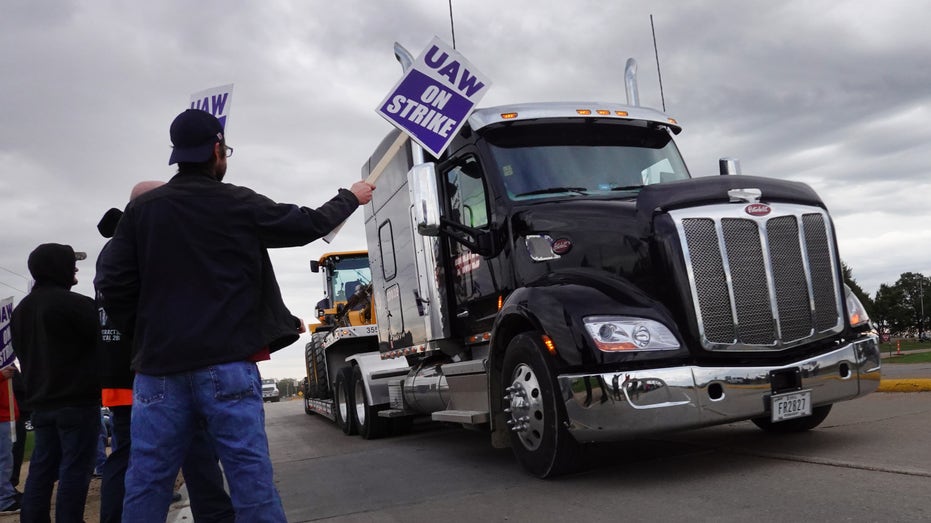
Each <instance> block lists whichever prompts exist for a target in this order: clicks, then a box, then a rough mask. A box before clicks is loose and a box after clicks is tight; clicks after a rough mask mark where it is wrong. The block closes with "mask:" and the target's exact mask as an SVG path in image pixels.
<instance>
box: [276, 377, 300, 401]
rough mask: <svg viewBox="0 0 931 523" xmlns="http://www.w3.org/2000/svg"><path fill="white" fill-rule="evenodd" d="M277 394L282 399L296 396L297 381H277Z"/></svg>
mask: <svg viewBox="0 0 931 523" xmlns="http://www.w3.org/2000/svg"><path fill="white" fill-rule="evenodd" d="M278 393H279V394H280V395H281V397H283V398H287V397H290V396H293V395H295V394H297V381H296V380H295V379H293V378H285V379H282V380H278Z"/></svg>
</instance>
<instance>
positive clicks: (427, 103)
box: [378, 37, 491, 157]
mask: <svg viewBox="0 0 931 523" xmlns="http://www.w3.org/2000/svg"><path fill="white" fill-rule="evenodd" d="M490 85H491V82H490V81H489V80H488V78H486V77H485V76H484V75H483V74H482V73H480V72H479V71H478V70H477V69H475V67H474V66H473V65H472V64H470V63H469V61H468V60H466V59H465V57H463V56H462V55H461V54H459V53H458V52H456V51H455V50H454V49H452V48H450V47H449V46H447V45H446V44H445V43H444V42H443V41H442V40H440V39H439V38H436V37H434V38H433V41H432V42H431V43H430V45H429V46H427V48H426V49H424V51H423V52H422V53H420V56H418V57H417V60H416V61H415V62H414V64H413V65H412V66H411V68H410V69H408V70H407V72H406V73H405V75H404V77H402V78H401V81H400V82H398V84H397V85H396V86H395V87H394V89H393V90H392V91H391V92H390V93H389V94H388V97H387V98H385V100H384V101H383V102H382V103H381V106H379V108H378V113H379V114H381V115H382V116H383V117H385V118H386V119H387V120H388V121H389V122H391V123H392V124H394V125H395V126H397V127H398V128H399V129H401V131H403V132H405V133H407V134H408V135H409V136H410V137H411V138H412V139H414V140H415V141H416V142H417V143H419V144H420V145H421V146H422V147H423V148H424V149H426V150H427V151H430V153H431V154H433V156H435V157H439V156H440V155H441V154H442V153H443V150H445V149H446V147H447V146H448V145H449V143H450V142H451V141H452V140H453V137H455V136H456V133H457V132H458V131H459V129H460V128H461V127H462V126H463V125H464V124H465V120H466V118H468V117H469V113H470V112H471V111H472V108H474V107H475V105H476V104H478V102H479V100H481V98H482V96H484V95H485V93H486V92H487V91H488V87H489V86H490Z"/></svg>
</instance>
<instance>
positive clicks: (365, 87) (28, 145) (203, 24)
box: [0, 0, 931, 377]
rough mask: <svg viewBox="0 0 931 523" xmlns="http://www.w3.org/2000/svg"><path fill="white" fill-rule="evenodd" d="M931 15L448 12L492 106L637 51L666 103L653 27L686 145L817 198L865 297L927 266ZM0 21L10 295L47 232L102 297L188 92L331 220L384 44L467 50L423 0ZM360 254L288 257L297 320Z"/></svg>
mask: <svg viewBox="0 0 931 523" xmlns="http://www.w3.org/2000/svg"><path fill="white" fill-rule="evenodd" d="M928 7H929V5H928V2H925V1H923V2H918V3H912V4H891V5H886V4H883V5H881V6H880V5H879V4H875V3H870V2H866V1H862V0H861V1H855V2H845V3H841V4H838V3H836V2H827V1H821V0H819V1H813V2H812V1H805V2H803V1H789V2H778V3H770V4H765V3H753V4H747V3H746V2H742V1H738V0H715V1H710V2H701V3H696V2H666V3H662V4H656V5H652V6H647V5H645V4H644V5H638V4H631V3H621V2H604V1H594V0H580V1H576V2H555V1H539V0H538V1H531V0H515V1H511V2H493V1H488V0H474V1H468V2H465V1H454V5H453V9H454V13H455V28H456V44H457V47H458V49H459V50H460V51H461V52H462V53H463V54H464V55H465V56H466V57H467V58H468V59H469V60H470V61H471V62H472V63H473V64H474V65H475V66H476V67H478V68H479V69H481V70H482V71H483V72H484V73H485V74H486V75H488V76H489V77H490V78H491V79H492V80H493V82H494V85H493V86H492V88H491V90H490V91H489V94H488V95H487V97H486V98H485V100H484V101H483V105H498V104H508V103H514V102H524V101H547V100H598V101H620V102H623V101H624V99H625V97H624V84H623V68H624V62H625V60H626V59H627V57H629V56H634V57H636V58H637V59H638V60H639V63H640V95H641V100H642V102H643V103H644V105H650V106H654V107H659V106H660V105H661V103H662V102H661V97H660V91H659V81H658V78H657V74H656V64H655V61H654V57H653V41H652V34H651V31H650V25H649V15H650V14H653V15H654V20H655V23H656V35H657V39H658V46H659V54H660V59H661V63H662V78H663V87H664V95H665V101H666V105H667V108H668V111H669V113H670V114H671V115H672V116H674V117H675V118H677V119H679V121H680V123H682V124H683V126H684V127H685V131H684V132H683V133H682V134H681V135H680V136H679V138H678V143H679V145H680V148H681V149H682V151H683V154H684V155H685V156H686V160H687V162H688V164H689V166H690V168H691V169H692V171H693V174H695V175H713V174H715V173H716V171H717V158H719V157H720V156H737V157H739V158H740V159H741V160H742V163H743V165H744V170H745V172H747V173H748V174H759V175H763V176H772V177H778V178H788V179H794V180H800V181H805V182H807V183H809V184H811V185H812V186H813V187H814V188H815V189H816V190H818V191H819V193H821V194H822V196H823V197H824V199H825V201H826V202H827V203H828V205H829V206H830V208H831V209H832V212H833V214H834V217H835V222H836V224H837V230H838V238H839V243H840V248H841V255H842V257H843V258H844V260H845V261H846V262H847V263H848V264H849V265H850V266H851V267H852V268H853V270H854V274H855V276H856V277H857V278H858V280H859V281H860V283H861V285H863V286H864V288H866V290H867V291H869V292H875V290H876V289H877V288H878V286H879V284H880V283H892V282H894V281H895V280H896V279H897V278H898V276H899V274H900V273H901V272H905V271H917V272H924V273H925V274H929V273H931V248H929V246H928V245H929V240H931V238H929V232H928V227H927V225H925V224H927V223H931V221H929V220H931V210H929V206H928V205H927V204H926V203H925V202H924V199H925V198H924V195H925V194H928V189H929V182H927V181H926V180H927V173H928V172H929V171H931V155H929V154H928V153H929V150H928V148H929V146H928V144H929V143H931V140H929V139H931V124H929V116H931V93H929V91H928V88H927V86H928V85H931V63H929V62H931V41H929V40H928V38H927V36H926V32H925V28H924V27H923V26H924V20H923V18H926V17H923V16H921V15H922V14H923V13H925V12H927V8H928ZM0 10H2V15H0V69H2V70H3V71H4V74H3V75H2V76H0V100H2V102H0V104H2V105H0V107H2V109H0V111H2V112H0V166H2V169H3V176H2V177H0V190H2V191H3V193H4V194H5V196H6V198H5V203H4V205H3V206H2V208H0V218H2V220H3V223H4V235H3V238H4V248H3V250H2V251H0V268H2V269H3V270H0V284H2V285H3V289H4V290H6V291H8V292H9V294H13V295H14V297H15V298H16V299H17V300H18V299H20V298H21V297H22V295H23V293H24V292H25V284H26V281H25V279H24V278H23V277H22V276H23V275H27V276H28V272H27V270H26V264H25V260H26V256H27V255H28V253H29V251H30V250H31V249H32V248H34V247H35V246H36V245H38V244H39V243H42V242H47V241H57V242H62V243H70V244H72V245H74V246H75V248H78V249H79V250H86V251H87V252H88V254H89V256H90V257H91V260H88V261H85V262H82V264H81V265H80V268H81V272H80V273H79V278H80V279H81V283H80V284H79V285H78V286H77V287H76V290H77V291H79V292H82V293H85V294H91V293H92V289H91V285H90V281H91V278H92V276H93V263H92V262H93V258H95V257H96V255H97V252H98V251H99V249H100V247H101V246H102V245H103V239H102V238H100V237H99V235H98V234H97V232H96V229H95V225H96V223H97V220H98V219H99V218H100V216H101V215H102V214H103V212H104V211H105V210H106V209H108V208H110V207H122V206H123V205H124V203H125V201H126V199H127V198H128V194H129V189H130V187H132V185H133V184H134V183H135V182H137V181H139V180H142V179H162V180H167V179H168V178H169V177H170V176H171V175H172V169H171V168H169V167H168V165H167V158H168V154H169V140H168V124H169V122H170V121H171V119H172V118H173V117H174V115H175V114H176V113H177V112H179V111H180V110H181V109H183V108H184V107H185V106H186V104H187V100H188V97H189V96H190V93H192V92H194V91H198V90H201V89H205V88H210V87H213V86H218V85H224V84H227V83H234V84H235V88H234V93H233V102H232V103H233V106H232V112H231V117H230V127H229V129H228V131H229V132H228V137H229V141H230V144H231V145H233V146H234V147H236V153H235V156H234V157H233V159H232V160H231V162H230V171H229V174H228V181H230V182H231V183H236V184H241V185H247V186H250V187H252V188H254V189H256V190H257V191H259V192H261V193H263V194H266V195H268V196H269V197H271V198H273V199H276V200H279V201H292V202H295V203H299V204H303V205H309V206H317V205H319V204H321V203H323V201H325V200H326V199H327V198H328V197H329V196H330V195H332V194H333V193H335V192H336V190H337V188H338V187H340V186H346V185H349V184H350V183H351V182H352V181H354V180H355V179H358V177H359V169H360V166H361V165H362V163H363V162H364V161H365V160H366V159H367V158H368V155H369V154H370V152H371V150H372V149H373V148H374V146H375V145H376V144H377V143H378V142H379V141H380V139H381V138H382V137H383V136H384V134H385V133H387V132H388V131H389V129H390V126H389V125H388V124H387V123H386V122H384V120H382V119H381V118H380V117H379V116H377V115H376V114H375V112H374V107H375V106H376V105H377V104H378V103H379V102H380V101H381V99H382V97H384V96H385V94H386V93H387V92H388V90H389V89H390V88H391V87H392V86H393V84H394V83H395V82H396V81H397V80H398V78H399V77H400V71H401V70H400V67H399V65H398V63H397V62H396V61H395V60H394V57H393V51H392V44H393V43H394V42H395V41H399V42H401V43H402V44H404V45H405V46H407V47H408V49H409V50H410V51H411V52H412V53H414V54H415V55H416V54H417V53H419V51H420V50H421V49H422V48H423V46H425V45H426V44H427V43H428V42H429V41H430V39H431V38H432V37H433V35H438V36H440V37H441V38H443V39H444V40H446V41H451V37H450V25H449V11H448V3H447V2H436V1H429V0H403V1H396V2H369V1H364V0H346V1H344V2H338V3H333V2H324V1H322V0H312V1H307V2H298V1H281V2H259V3H230V2H221V1H218V0H208V1H204V2H197V3H194V4H192V3H190V2H182V1H180V0H167V1H163V2H149V3H141V4H140V3H132V4H128V3H125V2H118V1H116V0H104V1H99V2H81V3H77V2H74V3H55V4H48V3H42V2H31V1H27V0H14V1H9V2H4V4H3V7H2V8H0ZM364 245H365V242H364V236H363V231H362V220H361V216H354V217H353V219H352V220H350V223H349V224H348V225H347V226H346V227H345V228H344V229H343V231H342V232H341V233H340V235H339V236H338V237H337V238H336V240H335V241H334V243H333V244H331V245H326V244H323V243H322V242H317V243H315V244H312V245H310V246H307V247H302V248H299V249H288V250H280V251H276V252H275V253H273V260H274V263H275V267H276V272H277V274H278V277H279V280H280V282H281V287H282V289H283V291H284V293H285V300H286V302H287V303H288V304H289V306H290V307H291V308H292V309H293V311H294V312H295V313H296V314H298V315H300V316H302V317H304V318H309V317H310V316H311V313H312V312H311V311H312V310H313V305H314V304H315V303H316V301H317V300H318V299H319V297H320V292H321V291H320V282H319V281H318V275H315V274H311V273H310V272H309V269H308V265H307V262H308V260H309V259H311V258H317V257H319V256H320V254H322V253H323V252H325V251H328V250H352V249H359V248H364ZM10 271H13V272H10ZM14 273H16V274H14ZM14 288H15V289H21V291H17V290H14ZM0 295H2V294H0ZM300 345H303V342H300ZM295 347H296V348H295ZM301 353H302V349H301V348H300V347H298V345H295V346H294V347H291V348H288V349H285V350H284V351H282V353H280V354H279V355H276V357H275V359H274V360H273V361H272V362H268V363H263V364H262V368H263V372H264V373H266V374H269V375H272V376H276V377H300V376H301V375H302V373H303V363H302V361H301Z"/></svg>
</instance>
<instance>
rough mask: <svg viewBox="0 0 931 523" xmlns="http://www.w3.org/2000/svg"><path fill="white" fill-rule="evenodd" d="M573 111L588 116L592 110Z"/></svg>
mask: <svg viewBox="0 0 931 523" xmlns="http://www.w3.org/2000/svg"><path fill="white" fill-rule="evenodd" d="M575 112H577V113H579V114H581V115H582V116H588V115H590V114H592V110H591V109H576V110H575Z"/></svg>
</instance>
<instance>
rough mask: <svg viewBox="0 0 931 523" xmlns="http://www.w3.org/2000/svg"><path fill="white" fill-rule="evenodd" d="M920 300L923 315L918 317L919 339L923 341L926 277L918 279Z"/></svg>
mask: <svg viewBox="0 0 931 523" xmlns="http://www.w3.org/2000/svg"><path fill="white" fill-rule="evenodd" d="M918 301H919V303H921V316H919V317H918V341H919V342H921V341H923V340H924V339H925V338H924V322H925V286H924V277H923V276H922V277H921V278H919V279H918Z"/></svg>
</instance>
